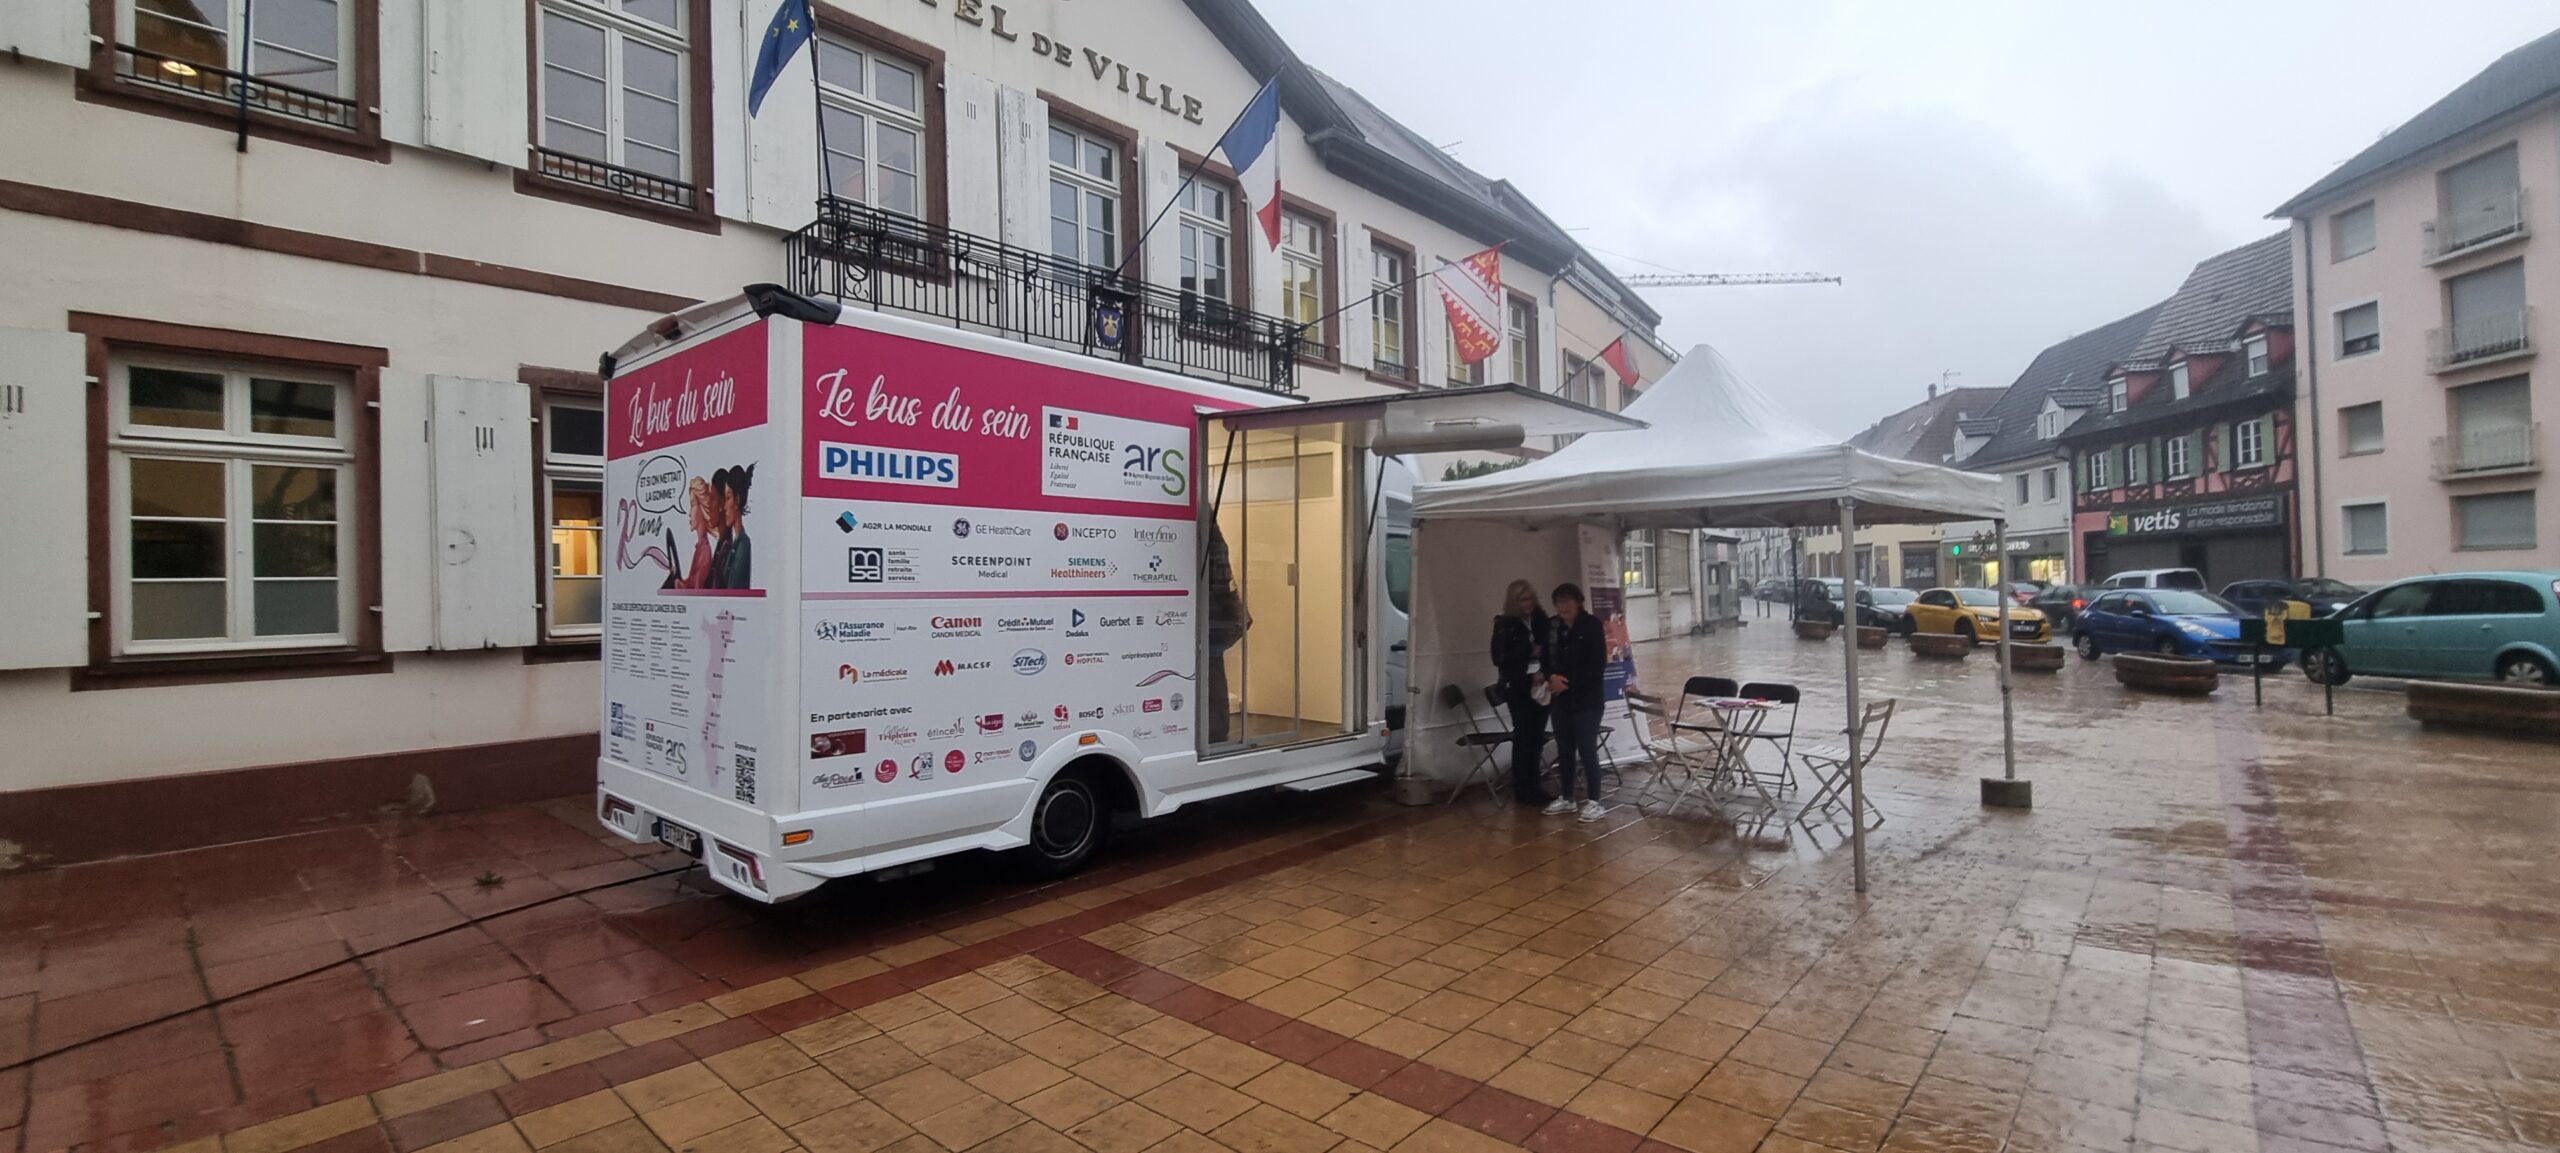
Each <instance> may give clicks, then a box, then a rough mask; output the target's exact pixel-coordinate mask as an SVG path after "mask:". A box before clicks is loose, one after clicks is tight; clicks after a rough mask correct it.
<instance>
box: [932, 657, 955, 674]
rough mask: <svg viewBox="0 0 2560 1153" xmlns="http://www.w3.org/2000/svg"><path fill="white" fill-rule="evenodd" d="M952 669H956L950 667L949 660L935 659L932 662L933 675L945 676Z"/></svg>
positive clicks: (950, 672)
mask: <svg viewBox="0 0 2560 1153" xmlns="http://www.w3.org/2000/svg"><path fill="white" fill-rule="evenodd" d="M954 671H956V670H954V669H953V668H952V667H951V662H950V661H949V660H939V661H935V662H933V675H935V676H937V677H947V676H950V675H951V674H952V673H953V672H954Z"/></svg>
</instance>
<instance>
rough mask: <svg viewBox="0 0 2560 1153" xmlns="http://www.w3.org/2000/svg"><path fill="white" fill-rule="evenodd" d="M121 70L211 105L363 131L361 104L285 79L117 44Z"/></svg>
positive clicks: (127, 75)
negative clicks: (266, 76) (359, 110)
mask: <svg viewBox="0 0 2560 1153" xmlns="http://www.w3.org/2000/svg"><path fill="white" fill-rule="evenodd" d="M115 52H116V72H117V73H118V74H119V75H121V76H123V77H124V78H125V79H126V80H129V81H132V82H133V83H136V84H140V85H144V86H146V87H150V88H157V89H166V90H168V91H171V92H178V93H183V94H185V95H188V96H194V97H200V98H202V99H203V100H205V101H206V102H207V103H211V104H219V105H223V106H226V107H232V108H237V107H239V106H241V104H242V103H244V102H245V103H246V104H247V105H248V108H249V111H251V112H262V113H267V114H270V115H275V116H282V117H286V118H288V119H292V120H300V121H303V122H305V123H310V124H319V125H324V126H327V127H330V128H341V129H345V130H346V131H349V132H354V131H356V130H357V127H358V124H359V121H358V119H357V107H356V102H355V101H353V100H349V99H346V98H345V97H342V96H332V95H330V94H328V93H325V92H314V91H312V90H310V89H308V88H296V87H294V86H293V85H291V84H286V83H284V82H282V81H277V80H267V79H263V78H260V77H256V76H248V75H243V74H241V73H238V72H234V71H232V70H230V69H228V68H219V67H216V66H214V65H211V64H205V63H200V62H198V61H194V60H182V59H179V58H178V57H175V56H164V55H162V54H160V53H157V52H154V51H152V50H150V49H148V48H136V47H134V46H133V45H130V44H118V45H116V46H115Z"/></svg>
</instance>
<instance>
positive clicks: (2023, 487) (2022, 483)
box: [2018, 472, 2029, 504]
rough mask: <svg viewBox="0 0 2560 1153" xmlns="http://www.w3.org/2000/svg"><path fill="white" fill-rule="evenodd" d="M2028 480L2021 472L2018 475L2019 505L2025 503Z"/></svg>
mask: <svg viewBox="0 0 2560 1153" xmlns="http://www.w3.org/2000/svg"><path fill="white" fill-rule="evenodd" d="M2028 479H2029V478H2028V476H2027V474H2025V473H2023V472H2022V473H2019V474H2018V503H2019V504H2025V503H2027V482H2028Z"/></svg>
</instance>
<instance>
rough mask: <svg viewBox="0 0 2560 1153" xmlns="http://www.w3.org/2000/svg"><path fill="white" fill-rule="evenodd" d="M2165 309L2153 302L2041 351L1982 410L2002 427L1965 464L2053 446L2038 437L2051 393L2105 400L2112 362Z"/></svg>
mask: <svg viewBox="0 0 2560 1153" xmlns="http://www.w3.org/2000/svg"><path fill="white" fill-rule="evenodd" d="M2159 312H2160V306H2159V305H2157V304H2155V305H2152V306H2151V307H2149V308H2146V309H2143V310H2142V311H2140V312H2137V313H2134V314H2133V315H2131V316H2126V317H2122V318H2119V319H2117V320H2114V321H2110V322H2108V323H2106V324H2103V325H2100V326H2098V327H2096V328H2093V329H2090V330H2089V331H2087V332H2084V333H2081V334H2080V335H2078V336H2074V337H2072V338H2071V339H2069V340H2065V341H2062V342H2061V343H2059V344H2056V345H2054V346H2052V347H2051V348H2047V349H2045V350H2044V351H2043V352H2040V353H2037V354H2036V358H2035V359H2034V360H2033V361H2030V362H2029V363H2028V364H2027V368H2026V371H2024V372H2021V373H2019V374H2018V379H2017V380H2016V381H2015V382H2014V383H2012V384H2010V385H2009V388H2008V391H2006V392H2003V393H2001V394H2000V399H1999V400H1998V401H1996V402H1994V403H1993V404H1992V405H1991V407H1990V408H1989V409H1987V410H1985V411H1984V412H1983V413H1982V418H1983V419H1985V420H1996V421H1998V422H2000V428H1999V431H1998V432H1996V433H1994V434H1992V437H1991V443H1990V444H1987V445H1984V446H1983V447H1982V449H1981V450H1980V451H1978V452H1976V453H1974V454H1973V455H1972V456H1969V457H1966V458H1965V459H1964V461H1963V462H1962V463H1963V465H1964V467H1966V468H1970V469H1982V468H1984V467H1985V466H1989V465H1996V464H1999V463H2001V462H2003V461H2008V460H2014V459H2016V458H2018V457H2022V456H2030V455H2033V454H2035V453H2038V452H2043V451H2046V450H2048V449H2050V448H2051V447H2052V442H2050V441H2041V440H2037V439H2036V414H2037V413H2039V412H2042V411H2044V401H2045V397H2047V396H2052V397H2054V398H2055V399H2056V400H2057V401H2060V402H2062V403H2066V404H2076V405H2079V406H2082V407H2085V406H2087V405H2092V404H2096V403H2098V402H2099V401H2102V400H2105V399H2106V396H2107V391H2106V371H2107V366H2108V365H2110V364H2113V363H2115V362H2116V361H2118V360H2121V359H2123V358H2124V356H2125V354H2126V353H2127V352H2128V351H2130V350H2131V349H2132V348H2133V346H2134V342H2135V341H2137V340H2139V339H2141V337H2142V334H2143V333H2144V332H2146V331H2148V330H2149V329H2150V327H2151V321H2152V319H2153V318H2154V317H2156V316H2157V315H2159ZM2084 396H2085V399H2084Z"/></svg>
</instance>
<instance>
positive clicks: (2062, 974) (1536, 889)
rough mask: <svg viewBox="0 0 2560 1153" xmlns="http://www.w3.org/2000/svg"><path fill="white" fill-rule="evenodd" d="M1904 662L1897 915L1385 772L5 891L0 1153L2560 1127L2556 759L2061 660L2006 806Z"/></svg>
mask: <svg viewBox="0 0 2560 1153" xmlns="http://www.w3.org/2000/svg"><path fill="white" fill-rule="evenodd" d="M1839 656H1840V652H1839V649H1838V646H1837V644H1836V643H1834V644H1820V645H1817V644H1810V643H1804V642H1798V641H1796V640H1794V639H1793V638H1792V637H1791V636H1789V635H1788V634H1787V633H1786V632H1785V630H1783V629H1782V628H1775V627H1768V626H1755V627H1751V628H1747V629H1744V630H1741V631H1740V632H1739V633H1738V634H1736V633H1725V634H1720V635H1718V636H1715V637H1710V638H1704V639H1699V640H1688V639H1682V640H1677V641H1666V642H1657V643H1653V644H1647V645H1643V646H1639V665H1640V678H1641V679H1644V680H1647V681H1649V682H1653V683H1670V682H1672V681H1675V680H1676V679H1677V678H1678V677H1680V676H1683V675H1686V674H1687V673H1688V672H1692V671H1714V672H1720V673H1728V674H1747V675H1748V677H1749V678H1750V679H1781V680H1794V681H1797V682H1799V683H1801V684H1804V685H1805V686H1806V687H1807V689H1808V692H1809V696H1808V701H1807V704H1806V706H1805V714H1804V718H1803V721H1802V724H1801V726H1800V727H1801V729H1802V731H1804V732H1806V733H1808V734H1813V733H1819V732H1823V731H1826V730H1833V729H1836V728H1837V727H1838V725H1839V721H1840V701H1839V699H1838V697H1837V695H1836V693H1837V689H1836V680H1837V663H1838V660H1839ZM1868 668H1869V672H1870V674H1871V677H1870V680H1869V682H1868V691H1869V692H1870V693H1871V694H1873V695H1877V696H1891V697H1895V698H1897V699H1899V700H1901V701H1902V711H1901V712H1900V713H1898V714H1897V716H1896V718H1895V721H1894V736H1893V740H1892V742H1891V744H1890V745H1889V746H1888V752H1887V756H1886V757H1885V759H1884V761H1883V763H1881V764H1879V765H1877V766H1876V767H1875V769H1874V772H1873V775H1872V777H1871V780H1872V782H1873V785H1874V793H1875V796H1876V800H1877V803H1878V804H1879V805H1880V806H1881V807H1882V808H1883V809H1884V811H1885V812H1886V813H1887V814H1888V816H1889V817H1890V820H1889V821H1888V823H1887V824H1886V825H1885V826H1884V828H1883V829H1881V830H1879V831H1878V832H1876V833H1875V834H1873V835H1872V837H1871V839H1870V849H1871V851H1872V852H1873V854H1874V875H1875V886H1874V891H1873V892H1872V893H1871V894H1870V895H1869V896H1868V897H1866V898H1864V899H1860V898H1858V897H1856V896H1855V895H1854V894H1852V893H1851V892H1850V891H1849V884H1848V861H1847V856H1848V854H1847V853H1846V852H1845V851H1843V849H1842V847H1841V846H1840V845H1839V844H1838V841H1837V838H1836V836H1834V835H1831V834H1829V833H1824V834H1822V835H1820V836H1814V835H1808V834H1806V833H1805V832H1803V831H1802V830H1798V831H1797V832H1796V833H1795V834H1794V836H1793V837H1792V838H1791V839H1788V840H1784V841H1772V840H1765V839H1756V838H1755V839H1749V840H1742V841H1737V840H1736V839H1735V838H1734V837H1733V836H1732V835H1731V834H1730V832H1729V831H1727V830H1725V829H1722V828H1720V827H1718V826H1716V825H1714V824H1712V823H1710V822H1708V821H1706V820H1704V819H1701V818H1697V817H1694V816H1684V817H1682V818H1678V819H1663V818H1659V817H1648V816H1645V815H1644V814H1641V813H1639V812H1636V811H1634V810H1633V809H1631V808H1628V807H1623V806H1622V807H1620V808H1618V809H1616V810H1613V812H1612V813H1611V818H1610V819H1609V820H1608V821H1605V822H1601V823H1599V824H1594V825H1583V824H1578V823H1575V822H1573V821H1570V820H1559V819H1549V818H1544V817H1540V816H1538V815H1536V814H1534V813H1532V812H1528V811H1524V810H1517V809H1512V808H1508V807H1498V806H1495V805H1493V804H1490V803H1488V802H1487V801H1486V800H1485V799H1484V798H1483V797H1482V796H1481V794H1479V795H1478V796H1476V797H1473V798H1469V799H1467V800H1465V801H1462V802H1461V803H1460V804H1458V805H1456V806H1450V807H1442V806H1434V807H1432V808H1429V809H1404V808H1400V807H1396V806H1393V805H1391V804H1389V803H1387V802H1386V801H1385V800H1384V798H1383V797H1381V796H1379V795H1377V794H1376V793H1374V792H1373V793H1369V794H1366V795H1357V796H1349V797H1344V796H1329V795H1321V794H1320V795H1317V796H1314V797H1293V798H1285V799H1267V798H1266V799H1258V800H1255V801H1254V802H1252V803H1250V804H1230V805H1220V806H1204V807H1200V808H1198V809H1196V810H1192V811H1187V812H1185V813H1183V814H1179V815H1178V816H1177V817H1176V818H1174V819H1171V820H1169V821H1166V822H1163V823H1160V824H1158V825H1155V826H1151V827H1149V828H1146V829H1142V830H1139V831H1137V832H1135V833H1134V834H1132V835H1131V836H1129V837H1127V838H1125V839H1124V841H1123V842H1122V843H1121V844H1119V845H1117V846H1115V847H1114V849H1113V850H1112V855H1111V856H1110V857H1109V858H1108V859H1107V860H1106V862H1105V863H1104V864H1103V865H1102V866H1101V867H1098V868H1096V869H1094V870H1092V871H1090V872H1088V873H1087V874H1084V875H1082V876H1079V877H1076V878H1070V879H1068V880H1066V881H1063V882H1059V883H1055V884H1051V885H1047V886H1041V887H1027V886H1023V885H1020V884H1017V883H1014V882H1012V881H1010V880H1008V879H1006V878H1005V877H1004V876H1003V875H1002V873H1001V871H1000V870H998V869H995V868H991V867H989V866H988V864H987V863H986V862H983V861H971V860H962V861H955V862H953V863H952V864H951V865H950V867H948V868H945V869H943V870H940V871H938V872H936V873H933V874H929V875H926V876H923V877H917V878H909V879H904V880H899V881H893V882H885V883H882V882H871V881H864V880H857V881H855V882H852V883H849V884H845V885H841V886H838V887H836V888H834V889H831V890H828V891H826V892H824V893H822V894H820V895H819V896H818V897H816V898H814V899H812V900H810V901H808V902H804V903H802V904H799V905H796V906H788V907H784V908H779V909H763V908H757V907H752V906H748V905H746V904H744V903H741V902H737V901H734V900H731V899H728V898H725V897H722V896H720V895H718V894H716V893H713V892H709V891H707V890H706V889H705V888H704V887H703V885H702V884H701V882H700V881H699V878H698V877H697V876H694V875H691V874H688V873H687V872H685V871H682V870H680V869H678V868H677V865H678V863H677V862H674V861H671V860H670V859H668V858H667V857H666V856H665V855H663V854H659V853H654V852H645V853H634V852H630V851H627V847H626V846H624V845H622V843H621V842H618V841H614V840H611V839H607V838H603V837H601V836H599V835H598V833H597V831H596V829H595V828H594V826H593V823H592V820H591V818H590V817H589V815H588V814H587V812H586V802H585V800H584V799H583V798H581V799H576V800H573V801H567V802H563V803H560V804H557V805H551V806H542V807H520V808H513V809H505V810H497V811H493V812H487V813H478V814H457V815H452V816H443V817H434V818H428V819H425V820H407V821H394V822H385V823H382V824H379V825H374V826H367V827H361V828H351V829H340V830H332V831H327V832H319V833H313V834H308V835H305V836H299V837H291V838H284V839H281V840H277V841H270V842H263V843H259V844H254V845H246V846H235V847H230V848H223V849H213V850H205V851H201V852H196V853H187V854H179V855H175V856H169V857H160V858H152V859H147V860H140V861H128V862H111V863H106V864H100V865H91V866H81V867H77V868H71V869H65V870H59V871H55V872H49V873H38V874H29V875H20V876H14V877H9V878H5V879H0V927H5V941H6V943H5V944H0V1027H5V1028H6V1029H7V1032H6V1034H5V1043H6V1044H7V1045H8V1046H9V1053H8V1056H7V1058H6V1059H7V1060H8V1061H9V1062H11V1067H10V1068H9V1069H8V1071H7V1072H5V1073H0V1130H5V1131H6V1132H5V1134H0V1148H16V1149H21V1150H25V1151H27V1153H44V1151H49V1150H54V1149H60V1148H66V1147H78V1148H82V1149H100V1150H119V1151H122V1150H146V1149H154V1148H180V1149H184V1150H186V1151H187V1153H286V1151H289V1150H300V1149H308V1150H315V1151H323V1153H382V1151H384V1150H390V1151H394V1153H417V1151H420V1150H434V1151H435V1153H524V1151H527V1150H534V1149H539V1150H544V1151H546V1153H549V1151H553V1150H557V1151H559V1153H662V1151H670V1150H680V1151H686V1153H783V1151H785V1150H790V1149H795V1148H799V1149H807V1150H810V1151H811V1153H854V1151H870V1150H883V1149H885V1150H894V1151H896V1153H923V1151H927V1150H983V1151H986V1153H1021V1151H1045V1150H1055V1151H1060V1153H1075V1151H1077V1150H1090V1151H1093V1153H1141V1151H1165V1153H1184V1151H1192V1150H1217V1149H1229V1150H1236V1151H1238V1153H1276V1151H1297V1150H1309V1151H1333V1153H1359V1151H1361V1150H1394V1151H1398V1153H1419V1151H1427V1150H1468V1149H1500V1148H1513V1147H1526V1148H1529V1149H1533V1150H1538V1151H1539V1153H1581V1151H1586V1150H1588V1151H1595V1153H1627V1151H1630V1150H1637V1149H1644V1150H1661V1149H1683V1150H1692V1151H1697V1153H1711V1151H1722V1150H1748V1149H1761V1150H1771V1151H1790V1150H1808V1149H1835V1150H1875V1149H1880V1148H1881V1149H1889V1150H1923V1149H1926V1150H1974V1149H1980V1150H1997V1149H2011V1150H2071V1149H2083V1150H2127V1149H2176V1150H2191V1151H2195V1153H2207V1151H2213V1153H2220V1151H2224V1150H2244V1151H2245V1150H2253V1149H2263V1150H2267V1151H2269V1153H2277V1151H2315V1153H2316V1151H2321V1150H2341V1149H2342V1150H2380V1149H2386V1148H2393V1149H2461V1150H2508V1149H2516V1150H2521V1149H2536V1148H2550V1147H2553V1146H2554V1145H2555V1144H2560V992H2555V990H2560V884H2555V881H2560V862H2555V859H2554V857H2553V855H2552V854H2551V853H2550V852H2549V851H2548V848H2547V846H2548V844H2549V840H2550V832H2551V830H2552V829H2553V828H2554V827H2555V823H2560V778H2554V777H2553V776H2552V775H2551V773H2550V769H2551V767H2552V764H2553V762H2554V761H2555V759H2560V758H2555V757H2554V756H2553V755H2552V754H2551V753H2550V752H2549V751H2548V749H2547V748H2537V747H2533V746H2524V745H2515V744H2508V743H2503V742H2494V741H2486V740H2480V739H2475V738H2465V737H2450V736H2444V735H2440V734H2424V733H2420V732H2419V731H2417V730H2416V729H2415V727H2414V726H2412V725H2410V724H2408V723H2407V722H2406V721H2405V720H2404V719H2401V717H2400V715H2399V707H2400V700H2399V698H2398V697H2397V696H2395V695H2391V694H2387V693H2374V692H2363V691H2358V692H2350V693H2343V694H2341V698H2340V716H2339V717H2338V718H2337V719H2335V720H2327V719H2323V718H2321V717H2320V716H2319V715H2318V712H2319V703H2318V702H2319V698H2318V695H2317V693H2316V691H2312V690H2310V689H2308V688H2307V686H2305V685H2303V684H2302V682H2301V681H2300V679H2299V678H2298V677H2294V678H2288V679H2284V680H2280V681H2275V682H2271V683H2270V685H2269V688H2270V692H2269V706H2268V709H2267V710H2266V711H2265V712H2264V713H2258V712H2253V711H2252V710H2251V709H2250V707H2249V703H2248V692H2247V684H2246V682H2245V681H2240V682H2232V683H2227V684H2226V687H2225V688H2224V690H2223V692H2222V693H2221V694H2220V696H2219V697H2218V698H2217V699H2215V700H2213V701H2210V702H2201V703H2199V702H2190V701H2177V700H2168V699H2161V698H2130V697H2127V696H2126V695H2125V694H2124V693H2123V691H2122V690H2120V689H2119V688H2118V687H2117V686H2116V685H2115V684H2114V683H2113V680H2112V678H2111V677H2109V676H2108V675H2107V674H2106V671H2105V667H2104V666H2103V665H2099V666H2088V665H2082V664H2080V663H2079V662H2076V661H2075V662H2073V664H2072V667H2070V668H2067V669H2065V670H2063V672H2062V673H2060V674H2058V675H2046V676H2043V677H2041V678H2037V677H2029V676H2024V675H2022V676H2021V678H2020V682H2019V685H2018V703H2019V709H2018V713H2019V717H2020V730H2019V748H2020V756H2021V761H2022V765H2023V767H2024V768H2025V769H2026V770H2027V772H2028V773H2029V774H2030V775H2032V776H2033V777H2034V778H2035V780H2036V791H2037V802H2038V808H2037V809H2036V810H2035V811H2034V812H2033V813H2032V814H2013V813H2001V812H1986V811H1984V810H1982V809H1980V808H1979V807H1978V806H1977V805H1976V803H1975V786H1974V778H1975V777H1976V776H1977V775H1980V774H1982V773H1985V772H1990V773H1996V772H1997V771H1998V749H1999V723H1998V710H1997V699H1998V698H1997V695H1996V692H1995V691H1994V688H1993V684H1992V675H1991V674H1992V668H1991V666H1990V664H1989V662H1988V661H1987V660H1985V659H1982V658H1980V657H1977V658H1975V659H1973V660H1969V661H1965V662H1962V663H1932V662H1919V661H1915V660H1913V659H1911V658H1909V657H1908V656H1907V655H1905V654H1903V653H1901V652H1899V651H1892V652H1888V653H1886V654H1884V655H1883V656H1882V657H1881V658H1879V659H1876V660H1873V661H1871V662H1870V663H1869V665H1868ZM1630 791H1631V790H1630ZM670 870H673V871H670ZM29 1057H35V1058H36V1059H35V1060H33V1061H32V1063H29V1062H28V1061H27V1058H29Z"/></svg>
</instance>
